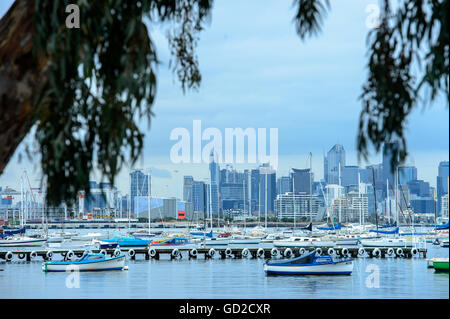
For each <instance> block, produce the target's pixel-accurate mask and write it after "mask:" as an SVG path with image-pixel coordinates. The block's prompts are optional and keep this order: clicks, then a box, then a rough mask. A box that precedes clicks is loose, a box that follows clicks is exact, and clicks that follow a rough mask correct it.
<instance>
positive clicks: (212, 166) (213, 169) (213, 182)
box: [209, 152, 220, 215]
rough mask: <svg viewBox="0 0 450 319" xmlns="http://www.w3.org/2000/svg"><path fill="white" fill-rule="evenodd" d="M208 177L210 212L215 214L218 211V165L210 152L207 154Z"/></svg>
mask: <svg viewBox="0 0 450 319" xmlns="http://www.w3.org/2000/svg"><path fill="white" fill-rule="evenodd" d="M209 177H210V185H209V186H210V192H211V194H210V200H211V203H210V205H211V207H210V210H211V213H212V215H217V214H218V213H219V209H220V207H219V203H220V198H219V195H220V194H219V184H220V167H219V164H218V163H217V161H216V158H215V155H214V153H213V152H211V154H210V156H209Z"/></svg>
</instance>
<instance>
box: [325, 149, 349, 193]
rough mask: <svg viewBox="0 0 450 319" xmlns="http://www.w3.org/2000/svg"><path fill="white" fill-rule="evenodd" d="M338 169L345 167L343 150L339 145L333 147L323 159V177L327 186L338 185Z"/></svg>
mask: <svg viewBox="0 0 450 319" xmlns="http://www.w3.org/2000/svg"><path fill="white" fill-rule="evenodd" d="M339 166H340V169H341V170H342V168H343V167H344V166H345V150H344V146H342V145H340V144H336V145H334V146H333V147H332V148H331V149H330V150H329V151H328V153H327V156H325V158H324V177H325V182H326V183H327V184H339Z"/></svg>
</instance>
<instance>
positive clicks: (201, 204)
mask: <svg viewBox="0 0 450 319" xmlns="http://www.w3.org/2000/svg"><path fill="white" fill-rule="evenodd" d="M205 195H206V192H205V183H204V182H197V181H194V182H193V185H192V203H193V204H194V212H204V211H206V210H205V202H206V196H205ZM202 217H203V216H202Z"/></svg>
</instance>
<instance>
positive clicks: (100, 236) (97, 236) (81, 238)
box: [72, 233, 108, 241]
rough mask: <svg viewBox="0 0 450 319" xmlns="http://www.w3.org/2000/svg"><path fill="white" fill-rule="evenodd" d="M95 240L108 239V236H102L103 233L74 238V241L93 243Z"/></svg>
mask: <svg viewBox="0 0 450 319" xmlns="http://www.w3.org/2000/svg"><path fill="white" fill-rule="evenodd" d="M93 239H97V240H104V239H108V235H107V234H102V233H88V234H85V235H79V236H74V237H72V240H73V241H91V240H93Z"/></svg>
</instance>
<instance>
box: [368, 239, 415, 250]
mask: <svg viewBox="0 0 450 319" xmlns="http://www.w3.org/2000/svg"><path fill="white" fill-rule="evenodd" d="M361 245H362V246H363V247H392V248H397V247H400V248H411V247H413V242H412V240H411V238H379V239H365V240H364V239H363V240H361Z"/></svg>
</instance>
